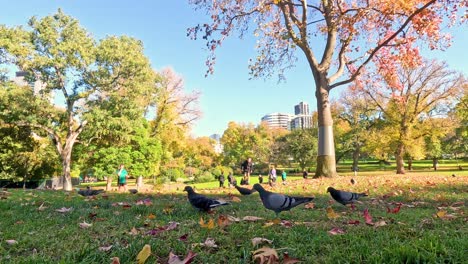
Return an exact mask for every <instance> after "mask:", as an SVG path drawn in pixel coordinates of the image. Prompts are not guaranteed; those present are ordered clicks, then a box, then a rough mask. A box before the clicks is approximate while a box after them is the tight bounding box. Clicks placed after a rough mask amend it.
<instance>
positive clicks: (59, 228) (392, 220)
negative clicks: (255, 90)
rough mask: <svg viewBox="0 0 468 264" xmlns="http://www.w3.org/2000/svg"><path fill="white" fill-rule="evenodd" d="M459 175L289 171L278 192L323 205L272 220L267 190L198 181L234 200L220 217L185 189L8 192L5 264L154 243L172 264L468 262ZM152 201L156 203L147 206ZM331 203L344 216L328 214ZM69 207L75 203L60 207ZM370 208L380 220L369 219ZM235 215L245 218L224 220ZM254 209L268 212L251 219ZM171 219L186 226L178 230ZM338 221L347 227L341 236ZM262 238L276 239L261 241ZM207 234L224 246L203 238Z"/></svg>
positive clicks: (0, 254) (77, 259)
mask: <svg viewBox="0 0 468 264" xmlns="http://www.w3.org/2000/svg"><path fill="white" fill-rule="evenodd" d="M453 173H457V172H455V171H454V172H451V173H450V174H447V175H446V174H436V173H431V174H427V175H425V174H424V173H417V174H408V175H403V176H397V175H388V174H387V175H372V176H368V175H362V176H361V175H358V176H357V177H355V180H356V181H357V183H356V184H355V185H351V184H350V183H349V181H350V179H351V176H342V177H337V178H334V179H307V180H303V179H300V178H294V177H292V178H289V177H288V184H287V185H282V184H281V181H280V182H279V183H278V184H277V185H276V187H274V191H275V192H283V193H288V194H291V195H305V196H315V197H316V199H315V200H314V208H305V206H303V205H301V206H299V207H297V208H294V209H292V210H291V211H289V212H283V213H282V214H281V215H280V216H281V218H282V219H283V221H282V222H281V223H278V222H272V220H273V218H274V213H273V212H271V211H268V210H266V209H264V208H263V207H262V205H261V202H260V200H259V197H258V194H253V195H250V196H240V195H238V194H237V193H236V191H235V189H228V188H225V189H219V188H211V189H209V188H208V187H213V186H215V185H216V182H213V183H210V184H211V186H210V185H202V184H200V185H196V187H197V190H198V191H199V192H200V193H204V194H206V195H208V196H212V197H220V198H223V199H225V200H228V201H230V202H231V204H230V205H228V206H223V207H221V208H217V210H216V211H215V213H214V214H212V215H209V214H205V213H200V212H198V211H196V210H194V209H193V208H192V207H191V206H190V204H189V203H188V202H187V199H186V195H185V193H183V192H182V190H181V188H179V187H177V188H166V187H164V188H161V187H157V188H155V190H153V191H151V192H149V193H139V194H136V195H132V194H119V193H108V194H106V195H104V196H103V195H99V196H97V197H96V198H95V199H86V198H84V197H81V196H79V195H78V194H77V193H76V192H71V193H66V192H62V191H51V190H45V191H40V190H26V191H23V190H7V191H6V192H2V197H4V198H3V199H2V200H0V214H1V217H0V263H111V258H112V257H119V259H120V263H136V256H137V255H138V253H139V252H140V250H141V249H142V248H143V246H144V245H145V244H148V245H150V246H151V250H152V254H151V256H150V257H149V259H148V260H147V262H146V263H167V261H168V256H169V253H170V252H173V253H174V254H176V255H178V256H179V257H181V258H182V259H183V257H184V256H186V255H187V254H188V252H189V251H193V252H194V253H196V254H197V255H196V256H195V257H194V259H193V263H254V262H253V251H255V250H257V249H259V248H261V247H262V246H266V247H270V248H273V249H275V250H276V251H277V252H278V254H279V257H280V263H283V258H284V257H283V253H284V252H288V254H289V257H290V258H296V259H298V260H301V261H302V263H463V262H464V261H466V259H468V252H467V251H466V249H467V248H468V239H466V237H467V235H468V232H467V225H466V222H467V216H466V213H467V211H466V202H467V198H468V175H467V174H466V173H464V174H457V175H456V176H455V177H452V176H450V175H451V174H453ZM255 178H256V177H255ZM168 186H169V185H168ZM203 186H206V187H207V188H206V189H205V188H204V187H203ZM328 186H334V187H336V188H339V189H346V190H352V191H359V192H361V191H367V192H368V193H369V197H365V198H362V199H361V201H362V202H361V203H359V204H357V205H356V206H357V210H356V211H351V210H350V209H348V208H345V207H343V206H341V205H340V204H337V203H336V202H333V201H330V197H329V196H328V195H327V194H326V193H325V190H326V188H327V187H328ZM144 199H148V200H147V201H150V203H149V202H146V205H145V204H144V203H143V204H141V205H138V203H142V202H141V201H143V200H144ZM139 201H140V202H139ZM397 203H401V204H402V205H401V209H400V211H399V212H398V213H387V207H388V208H390V209H394V208H395V207H397V206H398V204H397ZM327 207H331V208H332V209H333V210H334V211H335V212H336V213H338V214H339V217H338V218H336V219H329V218H328V217H327V212H326V209H327ZM61 208H67V209H69V208H71V210H70V211H69V212H65V213H61V212H58V211H57V210H59V209H61ZM364 209H367V210H368V212H369V213H370V215H371V216H372V222H373V223H374V225H368V224H366V223H365V219H364V217H363V211H364ZM228 216H231V217H234V218H239V219H240V221H239V222H235V221H234V219H233V218H231V222H230V223H229V224H228V221H225V222H218V219H219V218H220V217H221V219H225V218H227V217H228ZM246 216H256V217H261V218H263V219H261V220H258V221H255V222H251V221H243V220H242V219H243V218H244V217H246ZM201 218H203V220H204V222H205V224H206V223H207V222H208V220H209V219H213V220H214V223H215V225H214V227H213V228H212V229H210V228H207V227H206V226H205V227H203V226H201V225H200V223H199V222H200V219H201ZM357 221H359V223H357ZM171 222H177V223H178V224H177V226H176V228H174V229H172V227H174V225H172V226H170V223H171ZM80 223H82V225H83V223H89V224H91V226H88V227H86V226H83V227H80ZM219 223H221V224H223V223H224V224H228V225H226V226H224V227H220V226H219V225H218V224H219ZM350 223H354V224H350ZM84 225H86V224H84ZM334 228H337V229H335V230H338V231H342V232H344V233H343V234H338V235H332V234H331V233H330V232H329V231H330V230H332V229H334ZM166 229H169V230H166ZM181 237H182V238H184V237H186V239H181ZM254 237H261V238H266V239H269V240H272V243H271V244H268V243H266V242H265V243H263V244H261V245H256V246H254V245H253V244H252V242H251V239H253V238H254ZM207 238H212V239H214V241H215V243H216V245H217V247H216V248H210V247H208V246H206V245H202V244H203V243H204V242H205V241H206V240H207ZM11 240H14V241H16V242H12V241H11ZM8 242H10V243H13V244H11V245H10V244H9V243H8ZM109 246H112V247H111V248H110V249H108V251H106V250H104V249H103V248H105V247H109ZM100 248H101V249H100Z"/></svg>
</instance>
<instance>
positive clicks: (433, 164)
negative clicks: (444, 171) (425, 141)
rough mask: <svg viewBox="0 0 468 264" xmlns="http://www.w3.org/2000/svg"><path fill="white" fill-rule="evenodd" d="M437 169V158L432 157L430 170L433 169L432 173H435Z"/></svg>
mask: <svg viewBox="0 0 468 264" xmlns="http://www.w3.org/2000/svg"><path fill="white" fill-rule="evenodd" d="M437 167H439V159H438V158H437V157H433V158H432V168H434V171H436V170H437Z"/></svg>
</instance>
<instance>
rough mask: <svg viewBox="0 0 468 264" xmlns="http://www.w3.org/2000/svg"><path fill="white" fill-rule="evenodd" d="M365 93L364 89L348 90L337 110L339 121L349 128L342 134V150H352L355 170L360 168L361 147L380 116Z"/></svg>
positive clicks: (342, 96)
mask: <svg viewBox="0 0 468 264" xmlns="http://www.w3.org/2000/svg"><path fill="white" fill-rule="evenodd" d="M363 95H364V94H363V93H362V91H359V90H356V89H354V90H353V89H348V90H346V92H345V93H343V94H342V95H341V98H340V101H339V102H340V106H341V107H340V108H339V109H337V110H336V111H337V113H338V114H337V119H338V122H339V121H340V120H341V121H344V122H345V123H346V124H347V125H348V128H349V129H348V130H347V131H345V132H344V133H343V135H341V138H342V140H343V143H342V145H344V146H345V148H344V151H342V152H343V154H345V152H346V151H349V152H352V157H353V167H352V168H353V171H356V170H357V169H358V161H359V156H360V154H361V148H362V147H363V146H364V145H365V144H366V141H367V139H368V138H367V135H368V131H369V129H371V128H372V127H373V126H374V125H375V124H376V119H379V118H380V117H379V116H378V112H377V110H376V106H375V105H374V104H372V103H371V101H369V100H367V98H366V97H365V96H363ZM337 127H338V126H337ZM338 140H339V139H338ZM337 149H339V148H337Z"/></svg>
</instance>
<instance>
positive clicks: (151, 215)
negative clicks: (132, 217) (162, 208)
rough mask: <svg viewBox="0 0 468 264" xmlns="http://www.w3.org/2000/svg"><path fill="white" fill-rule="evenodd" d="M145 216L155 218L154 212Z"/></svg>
mask: <svg viewBox="0 0 468 264" xmlns="http://www.w3.org/2000/svg"><path fill="white" fill-rule="evenodd" d="M147 218H148V219H155V218H156V216H155V215H154V214H149V215H148V217H147Z"/></svg>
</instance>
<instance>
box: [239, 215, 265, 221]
mask: <svg viewBox="0 0 468 264" xmlns="http://www.w3.org/2000/svg"><path fill="white" fill-rule="evenodd" d="M259 220H263V218H261V217H256V216H244V218H242V221H249V222H255V221H259Z"/></svg>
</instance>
